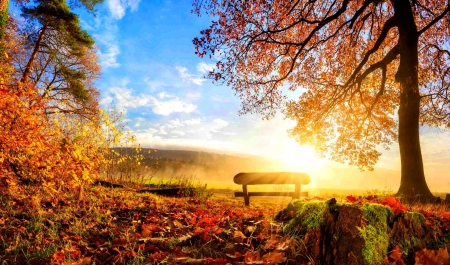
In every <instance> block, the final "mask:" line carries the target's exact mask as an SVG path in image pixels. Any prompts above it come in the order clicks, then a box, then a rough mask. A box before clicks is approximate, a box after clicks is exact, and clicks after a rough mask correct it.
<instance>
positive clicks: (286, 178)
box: [234, 172, 311, 185]
mask: <svg viewBox="0 0 450 265" xmlns="http://www.w3.org/2000/svg"><path fill="white" fill-rule="evenodd" d="M310 181H311V177H310V176H309V175H308V174H305V173H298V172H249V173H239V174H237V175H236V176H234V183H236V184H242V185H259V184H301V185H306V184H309V182H310Z"/></svg>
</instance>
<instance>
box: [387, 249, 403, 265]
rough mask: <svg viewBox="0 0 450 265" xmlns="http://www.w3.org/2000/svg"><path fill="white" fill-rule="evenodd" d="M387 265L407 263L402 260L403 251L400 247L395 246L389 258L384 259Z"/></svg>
mask: <svg viewBox="0 0 450 265" xmlns="http://www.w3.org/2000/svg"><path fill="white" fill-rule="evenodd" d="M384 261H385V263H386V265H405V262H404V261H403V259H402V251H401V250H400V247H399V246H395V247H394V248H393V249H392V250H391V252H390V253H389V255H388V257H385V258H384Z"/></svg>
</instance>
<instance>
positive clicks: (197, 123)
mask: <svg viewBox="0 0 450 265" xmlns="http://www.w3.org/2000/svg"><path fill="white" fill-rule="evenodd" d="M201 122H202V121H201V119H190V120H185V121H184V122H183V123H184V124H186V125H187V126H191V125H199V124H200V123H201Z"/></svg>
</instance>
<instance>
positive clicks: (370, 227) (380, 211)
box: [358, 203, 393, 265]
mask: <svg viewBox="0 0 450 265" xmlns="http://www.w3.org/2000/svg"><path fill="white" fill-rule="evenodd" d="M360 209H361V210H362V212H363V215H364V217H365V218H366V219H367V224H366V226H364V227H360V228H358V230H359V231H360V233H361V237H362V238H364V241H365V245H364V246H363V249H362V254H363V257H364V263H365V264H370V265H372V264H382V263H383V260H384V257H385V256H386V255H387V250H388V247H389V235H388V226H387V222H388V219H389V218H390V216H392V215H393V213H392V211H391V209H390V208H389V207H386V206H383V205H380V204H372V203H367V204H364V205H362V206H361V207H360Z"/></svg>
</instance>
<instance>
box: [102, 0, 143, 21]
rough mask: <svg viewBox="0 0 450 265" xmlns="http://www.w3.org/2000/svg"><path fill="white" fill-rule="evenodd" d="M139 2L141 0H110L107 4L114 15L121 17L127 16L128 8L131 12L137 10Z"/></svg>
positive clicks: (116, 17) (114, 16)
mask: <svg viewBox="0 0 450 265" xmlns="http://www.w3.org/2000/svg"><path fill="white" fill-rule="evenodd" d="M139 2H140V0H108V2H107V5H108V9H109V12H110V13H111V15H112V17H113V18H115V19H121V18H123V16H125V12H126V10H127V9H128V8H129V9H130V11H131V12H134V11H136V10H137V9H138V5H139Z"/></svg>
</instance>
